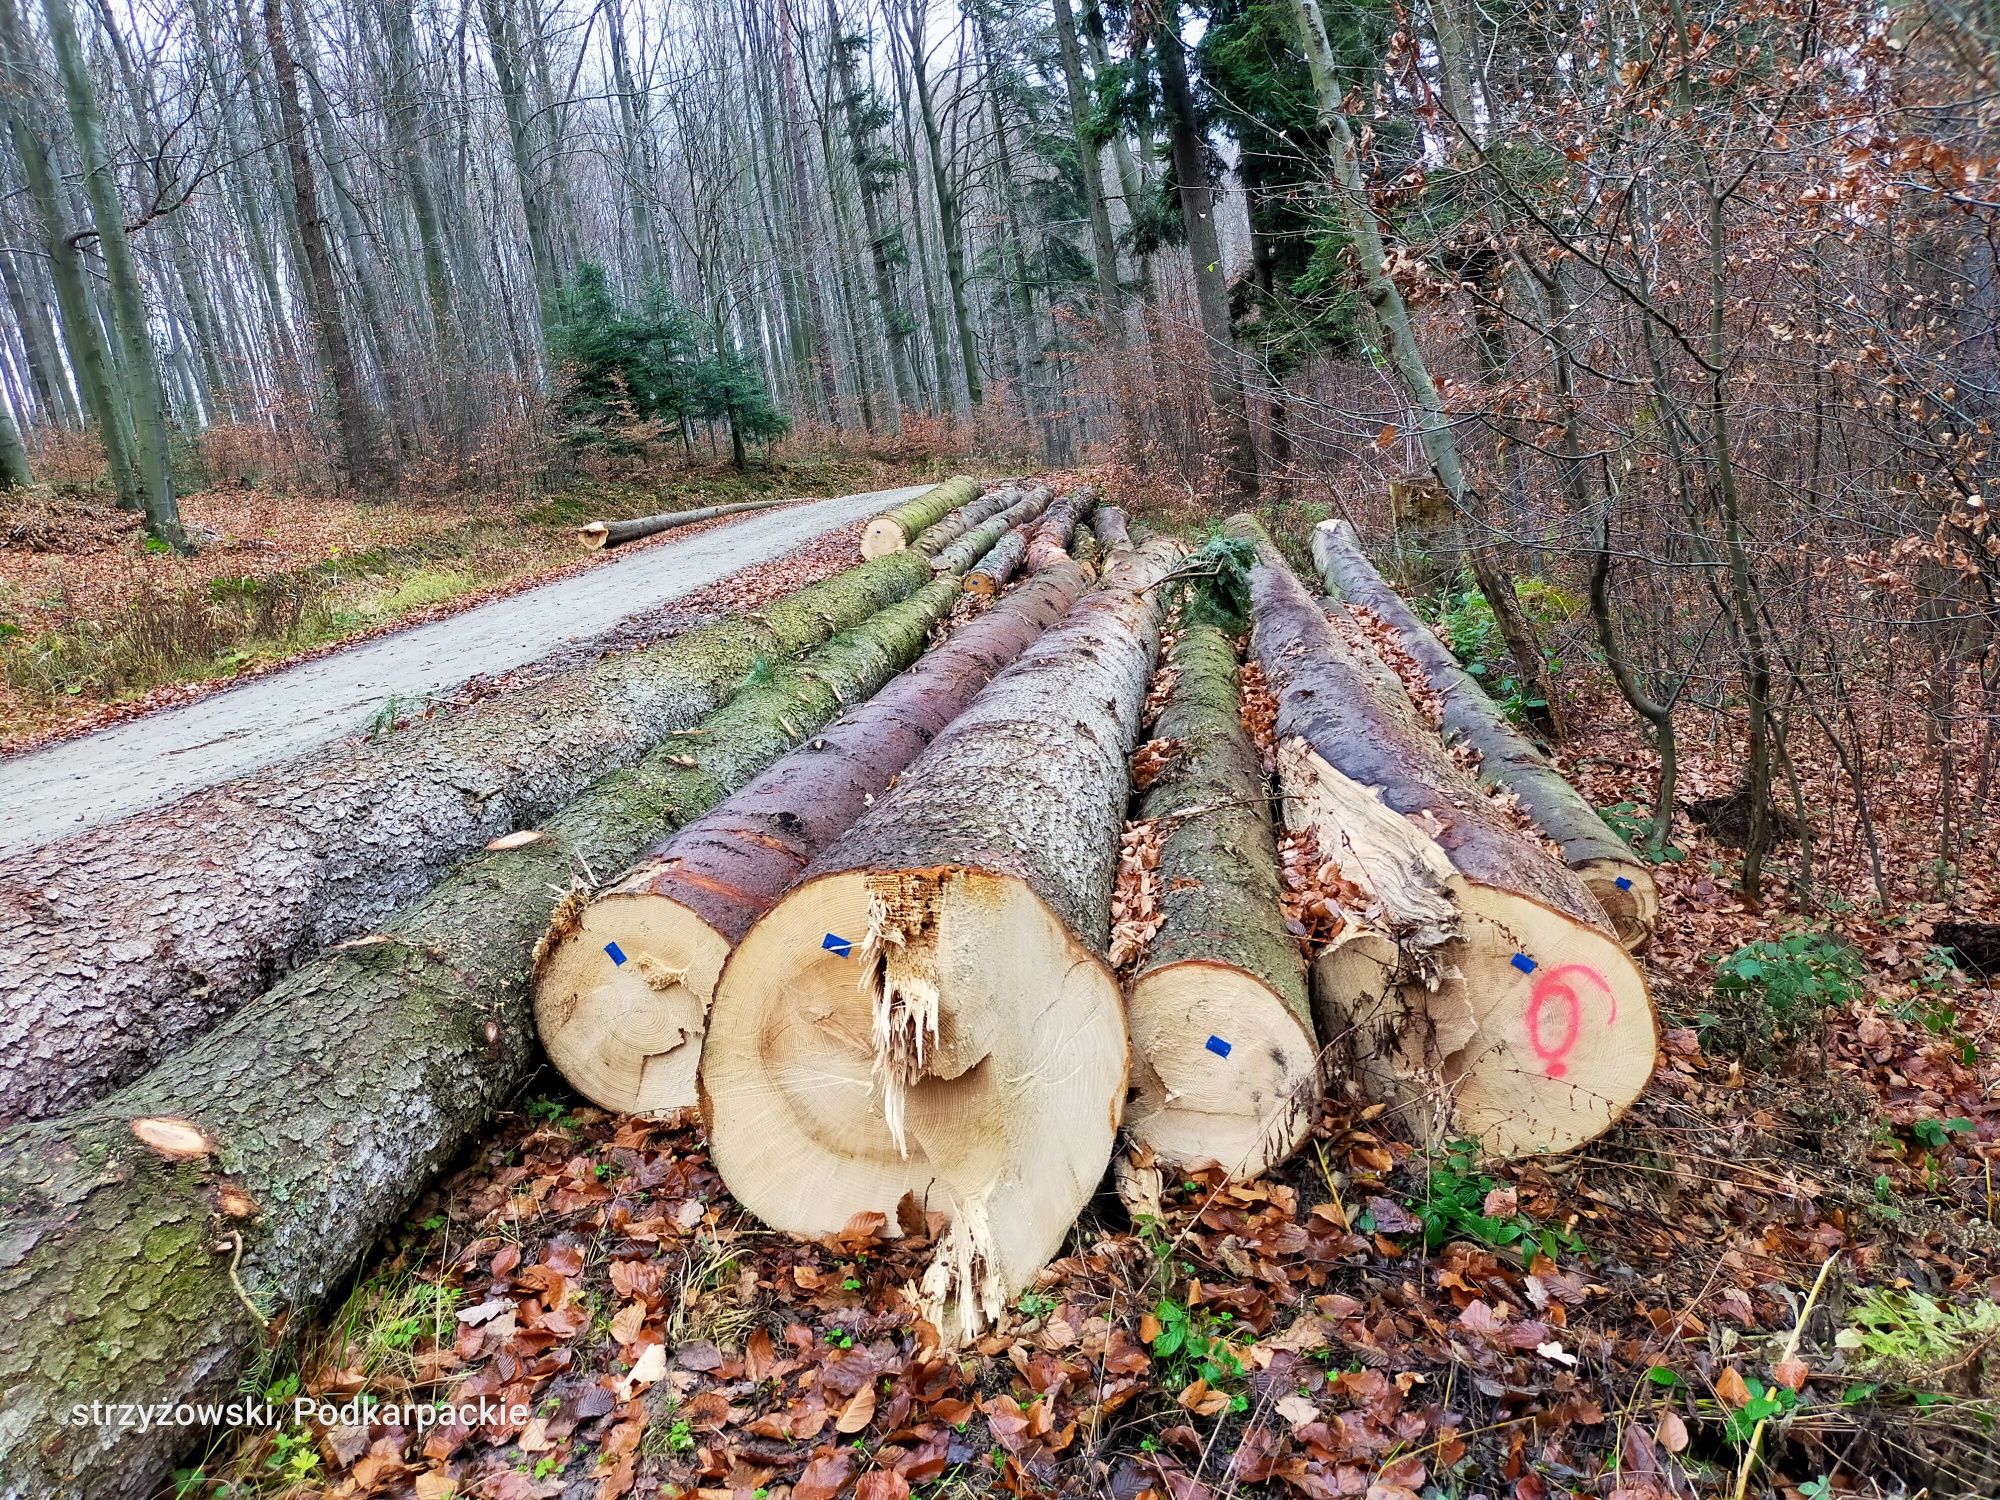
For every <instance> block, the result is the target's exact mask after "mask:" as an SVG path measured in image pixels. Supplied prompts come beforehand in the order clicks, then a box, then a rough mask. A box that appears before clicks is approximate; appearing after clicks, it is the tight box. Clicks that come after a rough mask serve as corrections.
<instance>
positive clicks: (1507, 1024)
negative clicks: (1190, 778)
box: [1230, 517, 1658, 1155]
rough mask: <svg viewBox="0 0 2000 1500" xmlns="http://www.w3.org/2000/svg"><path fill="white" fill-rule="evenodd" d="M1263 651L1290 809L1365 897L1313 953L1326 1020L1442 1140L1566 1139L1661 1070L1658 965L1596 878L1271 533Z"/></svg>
mask: <svg viewBox="0 0 2000 1500" xmlns="http://www.w3.org/2000/svg"><path fill="white" fill-rule="evenodd" d="M1230 527H1231V530H1232V531H1234V532H1235V533H1236V534H1238V535H1244V536H1250V537H1252V538H1254V539H1256V540H1257V541H1258V544H1259V562H1258V564H1257V566H1256V567H1255V568H1254V569H1252V571H1251V577H1250V583H1251V594H1252V602H1253V610H1254V614H1253V629H1252V645H1253V649H1254V651H1255V653H1256V657H1257V660H1258V662H1259V664H1260V665H1261V666H1262V667H1263V669H1264V674H1265V677H1266V679H1267V681H1268V682H1269V684H1270V688H1271V691H1272V693H1273V694H1275V695H1276V697H1277V700H1278V769H1279V776H1280V782H1281V786H1282V790H1283V798H1284V810H1285V821H1286V824H1287V826H1289V827H1291V828H1293V829H1297V830H1309V831H1310V832H1311V833H1312V834H1313V835H1314V837H1315V838H1316V839H1317V840H1318V845H1319V851H1320V853H1321V855H1322V856H1325V857H1328V858H1332V859H1335V860H1338V862H1339V864H1340V870H1341V874H1342V876H1343V877H1344V878H1345V879H1346V880H1347V881H1349V882H1351V883H1352V884H1353V885H1354V886H1356V887H1357V888H1358V889H1360V890H1361V891H1363V892H1364V893H1365V894H1366V895H1367V896H1368V897H1369V909H1368V911H1367V912H1366V913H1364V912H1363V911H1358V910H1357V911H1349V912H1347V913H1346V916H1347V919H1348V928H1347V930H1346V931H1344V932H1343V934H1342V935H1341V937H1340V938H1339V939H1338V940H1336V942H1335V943H1334V944H1332V945H1331V946H1330V947H1329V948H1328V949H1327V950H1326V951H1325V952H1324V953H1322V954H1321V955H1320V957H1319V958H1318V959H1317V960H1316V962H1315V963H1314V966H1313V993H1314V1000H1315V1003H1316V1005H1317V1007H1318V1020H1319V1029H1320V1034H1321V1035H1322V1036H1324V1037H1327V1038H1328V1039H1329V1040H1330V1041H1331V1040H1334V1039H1337V1038H1340V1039H1345V1041H1346V1043H1347V1045H1348V1046H1349V1047H1350V1048H1351V1050H1352V1052H1353V1055H1354V1069H1355V1072H1356V1074H1357V1076H1358V1077H1359V1078H1360V1079H1361V1081H1362V1083H1363V1085H1364V1087H1366V1088H1367V1089H1368V1090H1369V1091H1370V1092H1371V1093H1373V1095H1374V1096H1375V1097H1376V1098H1378V1099H1381V1100H1383V1101H1384V1102H1387V1103H1389V1104H1391V1105H1393V1106H1394V1107H1395V1108H1396V1110H1397V1111H1398V1112H1399V1114H1401V1115H1402V1116H1403V1118H1404V1123H1405V1124H1406V1126H1407V1127H1408V1128H1410V1129H1411V1130H1413V1131H1414V1132H1416V1133H1417V1134H1418V1135H1419V1136H1420V1137H1421V1138H1424V1139H1426V1140H1429V1141H1444V1140H1450V1139H1455V1138H1458V1137H1461V1136H1469V1137H1474V1138H1476V1139H1478V1140H1479V1141H1480V1142H1481V1144H1482V1145H1483V1146H1484V1147H1485V1149H1487V1150H1489V1151H1492V1152H1495V1153H1497V1154H1501V1155H1515V1154H1525V1153H1529V1152H1537V1151H1562V1150H1566V1149H1568V1148H1569V1147H1571V1146H1574V1145H1577V1144H1579V1143H1581V1142H1583V1141H1587V1140H1589V1139H1591V1138H1592V1137H1593V1136H1596V1135H1599V1134H1601V1133H1602V1132H1603V1131H1605V1130H1607V1129H1609V1128H1610V1126H1611V1125H1612V1123H1613V1122H1615V1121H1616V1120H1617V1118H1618V1116H1619V1115H1621V1114H1622V1113H1623V1112H1624V1110H1625V1108H1626V1106H1628V1105H1629V1104H1630V1103H1631V1102H1632V1100H1633V1099H1635V1098H1636V1097H1638V1094H1639V1091H1640V1090H1641V1089H1642V1088H1644V1087H1645V1085H1646V1081H1647V1079H1649V1078H1650V1077H1651V1076H1652V1071H1653V1061H1654V1056H1655V1052H1656V1049H1657V1043H1658V1038H1657V1026H1656V1023H1655V1021H1654V1018H1653V1008H1652V1001H1651V999H1650V997H1649V996H1648V995H1647V992H1646V981H1645V977H1644V976H1643V975H1642V974H1641V973H1640V971H1639V968H1638V966H1637V965H1636V964H1635V963H1634V962H1633V961H1632V958H1631V955H1630V954H1628V953H1627V952H1626V951H1625V950H1624V948H1622V947H1621V946H1620V945H1619V944H1618V942H1617V940H1616V938H1615V937H1614V936H1613V934H1612V931H1611V924H1610V922H1609V920H1608V919H1607V918H1606V917H1605V915H1604V911H1603V908H1602V907H1600V906H1599V905H1598V904H1597V901H1596V898H1595V897H1593V896H1592V895H1591V894H1590V892H1589V890H1588V889H1586V888H1585V886H1584V884H1583V882H1582V881H1581V880H1579V879H1578V878H1577V877H1576V876H1575V875H1574V874H1572V873H1571V872H1570V871H1569V870H1568V869H1566V868H1565V867H1564V866H1562V865H1561V864H1558V863H1557V862H1556V861H1555V859H1553V858H1552V857H1551V856H1550V855H1548V854H1547V853H1546V852H1545V851H1544V850H1543V849H1542V848H1541V847H1540V846H1539V845H1538V844H1537V843H1535V842H1534V841H1532V840H1530V839H1528V838H1525V837H1523V836H1522V835H1521V834H1519V833H1517V832H1516V831H1515V830H1514V829H1513V828H1512V827H1511V826H1509V824H1508V823H1507V821H1506V819H1505V818H1504V817H1503V816H1502V814H1501V812H1500V810H1499V809H1498V808H1497V807H1495V806H1494V805H1493V804H1492V803H1491V802H1490V801H1489V800H1488V799H1487V797H1486V795H1485V793H1484V792H1482V791H1481V790H1480V788H1479V785H1478V783H1477V782H1475V781H1474V780H1473V779H1472V777H1470V776H1469V775H1467V774H1466V773H1465V772H1464V771H1462V770H1460V769H1459V767H1458V765H1457V763H1456V762H1455V761H1454V760H1453V759H1452V757H1451V753H1450V751H1448V750H1447V749H1445V746H1444V742H1443V741H1442V740H1440V739H1439V738H1438V737H1437V736H1436V735H1435V734H1433V733H1432V732H1431V731H1430V729H1429V728H1428V727H1427V726H1426V725H1424V724H1423V723H1422V722H1421V721H1420V720H1419V718H1418V717H1417V712H1416V709H1415V708H1414V707H1412V706H1411V704H1410V702H1409V700H1408V698H1406V697H1405V696H1404V695H1403V693H1402V690H1401V688H1400V686H1399V685H1398V684H1397V681H1396V679H1395V677H1394V674H1392V673H1390V672H1389V671H1388V669H1387V668H1386V667H1383V666H1381V665H1380V663H1378V662H1364V661H1363V660H1362V659H1361V658H1360V657H1358V656H1357V655H1356V654H1355V652H1354V651H1353V650H1351V649H1350V648H1349V647H1348V645H1347V644H1346V643H1345V642H1344V641H1343V640H1342V639H1341V638H1340V636H1339V635H1338V634H1337V633H1336V632H1335V631H1334V630H1333V628H1332V627H1331V626H1330V625H1329V624H1328V623H1327V618H1326V615H1325V613H1324V612H1323V611H1322V610H1321V608H1320V606H1319V604H1318V603H1317V602H1316V601H1315V600H1314V599H1313V597H1312V596H1311V595H1310V594H1308V593H1307V592H1306V590H1305V589H1304V588H1303V587H1301V586H1300V584H1299V581H1298V579H1296V578H1295V577H1293V576H1292V572H1291V570H1290V569H1289V568H1288V567H1286V566H1285V564H1284V561H1283V559H1282V558H1280V557H1279V556H1278V553H1277V550H1276V549H1275V548H1274V547H1272V546H1271V543H1270V539H1269V538H1268V537H1266V536H1265V535H1264V534H1263V528H1262V527H1261V526H1259V525H1258V524H1257V523H1256V522H1255V521H1253V520H1250V519H1249V518H1248V517H1237V518H1236V519H1234V520H1232V521H1231V522H1230Z"/></svg>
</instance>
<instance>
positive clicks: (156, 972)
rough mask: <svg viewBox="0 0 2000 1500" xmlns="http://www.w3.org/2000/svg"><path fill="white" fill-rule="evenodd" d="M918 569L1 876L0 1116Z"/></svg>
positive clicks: (628, 758) (314, 761)
mask: <svg viewBox="0 0 2000 1500" xmlns="http://www.w3.org/2000/svg"><path fill="white" fill-rule="evenodd" d="M931 576H932V572H931V567H930V563H929V560H928V559H926V558H925V557H923V556H922V555H921V554H919V553H916V552H910V553H907V554H904V553H899V554H896V555H895V556H892V557H886V558H882V559H881V560H879V561H876V562H873V563H869V564H866V565H864V566H862V567H857V568H853V569H850V570H848V571H847V572H845V573H842V574H839V575H836V576H835V577H833V578H830V579H828V580H826V581H825V582H823V583H817V584H814V585H812V586H810V587H809V588H805V589H802V590H800V591H799V592H797V593H795V594H792V595H790V596H788V597H786V598H784V599H780V600H778V601H777V602H775V603H773V604H771V605H769V606H767V607H766V608H764V609H763V610H761V611H758V612H756V613H753V614H747V615H740V616H737V617H735V618H732V619H728V620H723V621H719V622H717V623H716V624H713V625H706V626H702V627H699V628H697V629H693V630H689V631H686V632H683V633H682V634H680V635H677V636H675V637H673V638H672V639H670V640H667V641H664V642H662V643H661V644H659V645H657V646H652V647H649V648H647V649H644V650H640V651H634V652H629V653H626V654H624V655H620V656H611V657H606V658H604V659H603V660H600V661H598V662H595V663H592V664H591V665H589V666H587V667H582V668H578V669H576V670H574V671H569V672H564V673H561V674H558V675H556V676H554V677H551V678H549V679H547V680H545V681H543V682H541V683H539V684H538V685H537V686H536V688H535V690H534V692H532V693H521V694H512V695H509V696H505V697H500V698H495V699H489V700H487V701H484V702H481V703H479V704H477V705H475V706H474V707H472V708H470V709H469V710H467V711H465V712H463V713H456V714H450V715H442V716H440V717H438V718H435V719H428V720H423V721H420V722H418V723H416V724H414V725H412V726H411V727H409V728H406V729H402V730H398V731H397V732H395V733H393V734H386V735H382V736H377V737H371V738H370V739H367V740H365V741H362V742H359V743H353V744H345V745H339V746H334V747H331V748H329V749H327V750H325V751H322V752H316V753H315V754H313V755H310V756H307V757H303V758H301V759H298V760H294V761H291V762H289V763H287V764H285V765H283V766H279V767H275V768H273V769H272V770H269V771H265V772H259V773H257V774H255V775H252V776H249V777H245V778H242V779H240V780H238V781H235V782H230V783H225V784H224V785H221V786H218V787H214V788H211V789H209V790H206V791H203V792H200V793H197V794H195V795H194V796H191V797H188V798H186V799H184V800H183V801H181V802H179V803H176V804H173V805H171V806H168V807H164V808H161V809H159V810H157V811H153V812H147V813H143V814H140V815H138V816H136V817H132V818H126V819H121V820H120V821H118V822H116V823H112V824H107V825H105V826H104V827H102V828H97V829H92V830H90V831H89V832H87V833H83V834H80V835H77V836H75V837H73V838H69V839H64V840H62V841H60V842H58V843H55V844H51V845H49V846H47V847H45V848H42V849H38V850H34V851H32V852H29V853H25V854H20V855H15V856H11V857H9V858H7V859H5V860H4V861H0V951H4V952H5V953H6V955H7V962H6V963H5V964H4V965H0V1121H5V1120H10V1119H35V1118H40V1117H42V1116H46V1115H50V1114H54V1113H57V1112H59V1111H61V1110H65V1109H74V1108H78V1107H80V1106H82V1105H84V1104H87V1103H89V1102H90V1101H91V1100H93V1099H96V1098H99V1097H101V1096H102V1095H103V1094H105V1093H107V1092H109V1091H110V1090H111V1089H113V1088H116V1087H117V1086H118V1085H119V1084H122V1083H124V1082H126V1081H128V1080H129V1079H132V1078H134V1077H137V1076H138V1074H139V1073H141V1072H142V1071H143V1070H144V1069H145V1068H146V1067H147V1066H148V1065H149V1064H151V1063H153V1062H155V1061H157V1060H158V1059H160V1058H163V1057H167V1056H171V1055H172V1054H173V1053H174V1052H175V1051H177V1050H178V1049H179V1048H181V1047H183V1046H185V1045H187V1044H188V1043H189V1042H191V1041H193V1040H194V1039H195V1038H196V1037H198V1036H200V1035H201V1034H202V1033H203V1032H204V1031H206V1030H207V1029H208V1028H209V1027H210V1026H212V1025H214V1024H215V1023H216V1022H217V1021H218V1020H220V1019H221V1018H222V1017H224V1016H226V1015H228V1014H229V1013H230V1012H231V1011H233V1010H234V1009H235V1008H236V1007H237V1006H239V1005H241V1004H242V1003H243V1002H245V1001H246V1000H249V999H250V998H252V997H253V996H255V995H256V994H258V993H259V992H260V991H262V990H263V989H265V988H266V987H268V986H269V985H270V983H271V982H272V981H273V979H274V978H276V976H278V975H280V974H283V973H284V972H286V971H287V970H289V969H291V968H293V967H295V966H296V965H297V964H299V963H300V962H302V961H303V960H304V959H306V958H307V957H309V956H310V955H311V954H313V953H315V952H318V951H322V950H324V949H325V948H327V947H328V946H330V945H331V944H333V943H337V942H340V941H342V940H343V939H346V938H349V937H352V936H353V935H354V934H356V933H357V932H361V931H364V930H365V929H366V928H367V927H368V925H369V924H370V923H373V922H377V921H379V920H381V919H382V918H383V917H385V916H387V915H388V914H389V913H390V912H392V911H395V910H396V909H397V908H398V907H400V906H403V905H405V904H406V903H408V902H409V901H411V900H414V899H415V898H416V897H417V896H419V895H421V894H422V893H423V892H424V891H425V890H426V889H428V888H429V887H430V886H432V885H434V884H435V883H436V882H437V881H438V880H439V879H441V878H443V876H444V875H445V874H446V873H447V872H448V871H449V870H450V869H451V867H452V865H453V864H455V863H456V862H457V861H458V860H460V859H462V858H464V857H465V856H466V855H468V854H470V853H472V852H474V851H476V850H478V849H479V848H480V847H481V846H482V845H484V844H485V843H486V842H487V841H488V840H490V839H492V838H495V837H497V836H499V835H501V834H503V833H506V832H507V831H509V830H510V829H514V828H519V827H522V826H524V825H531V824H533V823H534V822H536V821H537V820H538V819H541V818H543V817H546V816H547V815H548V814H550V813H552V812H554V811H555V810H556V809H557V808H559V807H561V806H562V805H563V804H564V803H565V802H567V801H569V800H570V799H571V798H573V797H575V796H576V795H577V794H578V793H579V792H581V791H582V790H583V789H584V788H585V787H586V786H588V785H589V784H590V782H591V781H592V780H593V779H595V778H596V777H598V776H601V775H603V774H604V773H605V772H606V771H609V770H611V769H613V768H614V767H617V766H621V765H629V764H631V763H632V762H633V761H635V760H636V759H638V757H639V756H640V755H641V754H642V753H643V752H644V751H645V750H646V749H647V747H649V746H651V745H653V744H656V743H657V742H658V741H659V740H660V739H661V738H662V737H664V736H665V735H667V734H669V733H671V732H673V731H675V730H681V729H686V728H687V727H688V726H690V725H692V724H694V723H696V722H697V721H698V720H699V719H701V718H702V716H703V715H705V714H708V713H712V712H714V710H715V709H716V708H718V707H719V706H720V705H721V704H722V703H724V702H725V701H727V699H728V698H729V696H730V695H731V694H732V693H733V692H735V691H736V689H737V687H738V685H739V684H740V683H741V682H742V681H743V679H744V676H745V675H746V674H747V673H749V672H750V671H751V670H752V669H753V668H755V667H756V666H757V664H758V663H759V662H779V661H784V660H787V659H789V658H791V657H794V656H796V655H798V654H799V653H800V652H802V651H804V650H807V649H808V648H810V647H813V646H816V645H818V644H819V643H820V642H822V641H824V640H825V639H826V638H827V637H828V636H829V635H831V634H832V633H833V632H834V631H836V630H840V629H843V628H846V627H848V626H851V625H855V624H858V623H859V622H860V621H862V620H864V619H866V618H868V617H869V616H870V615H871V614H873V613H874V612H875V611H877V610H879V609H881V608H883V607H884V606H885V605H889V604H892V603H894V602H896V601H897V600H898V599H902V598H905V597H907V596H908V595H909V594H910V593H911V592H912V591H914V590H915V589H918V588H920V587H922V586H923V584H924V583H925V582H927V581H928V580H929V579H930V578H931Z"/></svg>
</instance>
